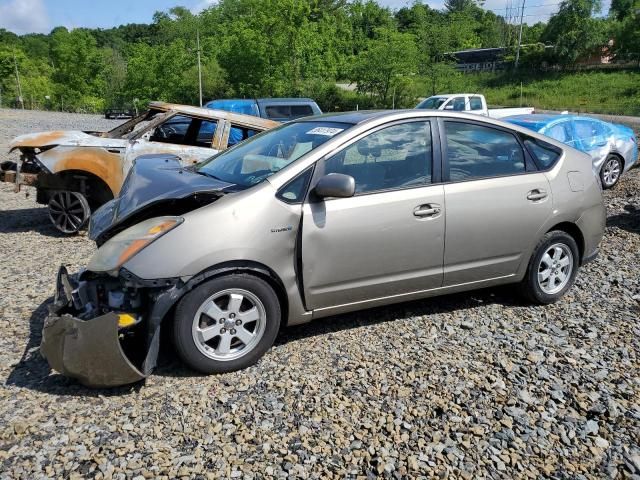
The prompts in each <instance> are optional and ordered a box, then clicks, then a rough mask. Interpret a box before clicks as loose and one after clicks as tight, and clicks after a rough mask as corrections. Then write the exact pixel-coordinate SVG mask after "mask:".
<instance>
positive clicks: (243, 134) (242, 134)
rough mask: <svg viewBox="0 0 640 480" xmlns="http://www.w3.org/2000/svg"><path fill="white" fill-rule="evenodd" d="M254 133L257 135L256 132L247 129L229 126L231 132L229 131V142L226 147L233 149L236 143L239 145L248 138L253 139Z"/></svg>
mask: <svg viewBox="0 0 640 480" xmlns="http://www.w3.org/2000/svg"><path fill="white" fill-rule="evenodd" d="M256 133H258V132H257V131H256V130H251V129H250V128H247V127H242V126H240V125H234V124H231V130H230V131H229V142H228V144H227V146H229V147H233V146H234V145H235V144H236V143H240V142H242V141H243V140H246V139H247V138H249V137H253V136H254V135H255V134H256Z"/></svg>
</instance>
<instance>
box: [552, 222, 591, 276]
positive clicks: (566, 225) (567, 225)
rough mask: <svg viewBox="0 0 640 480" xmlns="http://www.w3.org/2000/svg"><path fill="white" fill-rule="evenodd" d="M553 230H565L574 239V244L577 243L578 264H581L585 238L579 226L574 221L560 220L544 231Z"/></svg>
mask: <svg viewBox="0 0 640 480" xmlns="http://www.w3.org/2000/svg"><path fill="white" fill-rule="evenodd" d="M553 230H560V231H562V232H565V233H566V234H568V235H570V236H571V238H573V239H574V240H575V242H576V245H578V253H579V254H580V264H581V265H582V261H583V258H584V253H585V240H584V234H583V233H582V230H580V227H578V225H576V224H575V223H571V222H561V223H558V224H556V225H554V226H553V227H551V228H550V229H549V230H547V231H546V233H549V232H551V231H553Z"/></svg>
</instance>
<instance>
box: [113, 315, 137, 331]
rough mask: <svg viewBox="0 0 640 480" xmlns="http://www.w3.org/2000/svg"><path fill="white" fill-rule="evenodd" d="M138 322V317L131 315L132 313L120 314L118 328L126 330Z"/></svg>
mask: <svg viewBox="0 0 640 480" xmlns="http://www.w3.org/2000/svg"><path fill="white" fill-rule="evenodd" d="M137 321H138V320H137V319H136V317H134V316H133V315H131V314H130V313H119V314H118V327H120V328H126V327H130V326H131V325H135V324H136V322H137Z"/></svg>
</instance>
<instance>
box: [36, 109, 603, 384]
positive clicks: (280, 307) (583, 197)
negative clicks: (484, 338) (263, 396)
mask: <svg viewBox="0 0 640 480" xmlns="http://www.w3.org/2000/svg"><path fill="white" fill-rule="evenodd" d="M586 159H587V156H586V154H584V153H582V152H579V151H578V150H575V149H573V148H571V147H569V146H567V145H564V144H562V143H560V142H557V141H555V140H552V139H550V138H549V137H545V136H543V135H540V134H537V133H535V132H532V131H530V130H527V129H525V128H522V127H519V126H515V125H511V124H507V123H503V122H500V121H497V120H492V119H489V118H482V117H478V116H471V115H465V114H456V113H452V112H434V111H424V110H421V111H418V110H408V111H386V112H355V113H344V114H334V115H324V116H320V117H313V118H307V119H302V120H297V121H294V122H291V123H287V124H285V125H282V126H281V127H279V128H276V129H274V130H271V131H268V132H265V133H262V134H260V135H256V136H254V137H251V138H250V139H248V140H246V141H245V142H243V143H241V144H239V145H237V146H235V147H234V148H232V149H230V150H227V151H225V152H222V153H220V154H218V155H216V156H214V157H212V158H211V159H209V160H208V161H206V162H204V163H203V164H200V165H198V166H196V167H188V168H185V167H183V166H182V165H181V164H180V161H179V159H178V158H176V157H174V156H170V155H166V156H162V157H161V158H158V156H157V155H156V156H147V157H139V158H138V159H137V160H136V161H135V164H134V166H133V167H132V169H131V171H130V173H129V176H128V177H127V179H126V180H125V183H124V185H123V187H122V191H121V194H120V196H119V197H118V198H116V199H115V200H113V201H111V202H109V203H107V204H105V205H104V206H103V207H102V208H101V209H99V210H98V211H97V212H96V213H95V215H94V216H93V218H92V221H91V225H90V236H91V238H93V239H94V240H95V241H96V243H97V245H98V246H99V248H98V249H97V251H96V252H95V254H94V256H93V258H91V260H90V262H89V264H88V266H87V268H86V269H83V270H82V271H80V272H79V273H76V274H69V273H68V272H67V270H66V269H65V268H64V267H61V269H60V271H59V273H58V277H57V288H56V297H55V302H54V304H53V305H52V306H51V309H50V314H49V316H48V317H47V319H46V321H45V325H44V330H43V340H42V345H41V352H42V353H43V355H44V356H45V357H46V358H47V360H48V362H49V363H50V365H51V366H52V367H53V368H54V369H55V370H58V371H59V372H61V373H63V374H65V375H68V376H70V377H74V378H77V379H79V380H80V381H81V382H82V383H84V384H86V385H91V386H112V385H120V384H127V383H132V382H135V381H138V380H141V379H142V378H144V377H145V376H147V375H148V374H149V373H150V372H151V371H152V370H153V368H154V366H155V364H156V359H157V356H158V346H159V339H160V332H161V330H162V331H163V332H164V334H165V335H166V334H168V335H169V336H170V337H172V338H173V342H174V345H175V348H176V350H177V353H178V354H179V356H180V357H181V358H182V360H183V361H184V362H185V363H186V364H187V365H189V366H190V367H191V368H193V369H195V370H197V371H199V372H203V373H219V372H229V371H233V370H237V369H241V368H245V367H248V366H250V365H251V364H253V363H254V362H256V361H257V360H258V359H259V358H260V357H261V356H262V355H264V354H265V352H267V351H268V350H269V348H270V347H271V345H272V344H273V342H274V340H275V338H276V336H277V334H278V331H279V330H280V328H281V327H282V326H286V325H294V324H299V323H303V322H307V321H310V320H312V319H318V318H322V317H327V316H329V315H335V314H339V313H343V312H349V311H353V310H359V309H364V308H369V307H373V306H378V305H387V304H392V303H396V302H403V301H407V300H413V299H419V298H425V297H430V296H434V295H441V294H445V293H451V292H460V291H465V290H471V289H476V288H481V287H489V286H493V285H500V284H507V283H514V284H518V286H519V289H520V290H521V291H522V293H524V295H525V296H526V297H527V298H528V299H529V300H530V301H532V302H534V303H541V304H545V303H551V302H554V301H556V300H558V299H559V298H560V297H561V296H562V295H564V293H565V292H566V291H567V290H568V289H569V288H571V286H572V285H573V283H574V281H575V278H576V275H577V273H578V269H579V267H580V266H581V265H583V264H584V263H585V262H588V261H589V260H591V259H593V258H594V257H595V255H596V254H597V251H598V244H599V242H600V240H601V239H602V235H603V230H604V225H605V211H604V206H603V203H602V195H601V188H602V187H601V185H600V183H599V180H598V178H597V177H596V176H594V175H593V173H592V171H591V162H589V161H586Z"/></svg>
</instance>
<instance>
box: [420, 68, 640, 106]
mask: <svg viewBox="0 0 640 480" xmlns="http://www.w3.org/2000/svg"><path fill="white" fill-rule="evenodd" d="M521 83H522V90H521ZM418 86H420V85H419V83H418ZM443 88H444V90H446V92H445V91H444V90H443V91H442V93H456V92H477V93H482V94H484V95H485V96H486V98H487V102H488V103H489V105H492V106H505V107H508V106H514V107H517V106H520V105H522V106H530V107H536V108H537V109H542V110H545V109H546V110H570V111H572V112H581V113H603V114H611V115H640V70H630V71H620V70H618V71H598V72H594V71H588V72H534V73H531V72H518V73H513V72H500V73H495V74H491V73H477V74H466V75H463V74H459V75H455V76H452V78H449V79H447V81H446V85H443ZM425 91H426V89H425ZM521 95H522V96H521ZM422 96H428V94H426V93H423V95H422Z"/></svg>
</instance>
